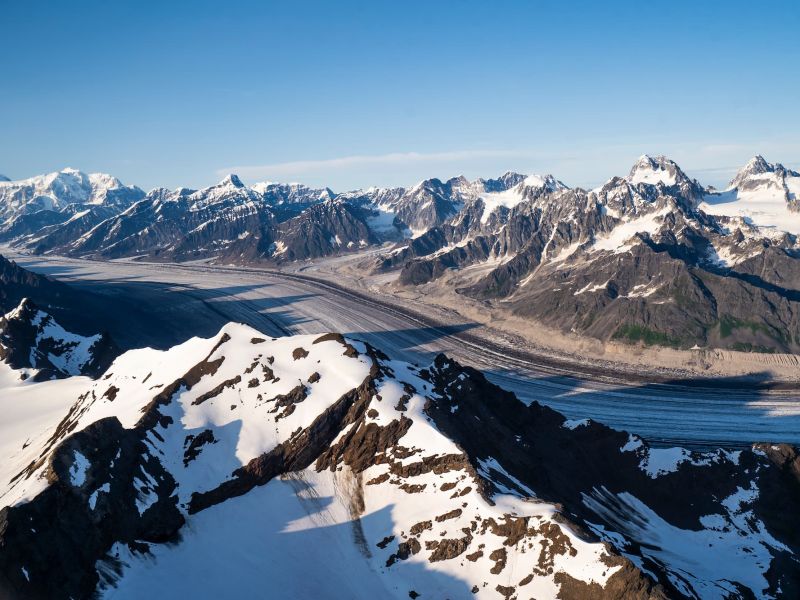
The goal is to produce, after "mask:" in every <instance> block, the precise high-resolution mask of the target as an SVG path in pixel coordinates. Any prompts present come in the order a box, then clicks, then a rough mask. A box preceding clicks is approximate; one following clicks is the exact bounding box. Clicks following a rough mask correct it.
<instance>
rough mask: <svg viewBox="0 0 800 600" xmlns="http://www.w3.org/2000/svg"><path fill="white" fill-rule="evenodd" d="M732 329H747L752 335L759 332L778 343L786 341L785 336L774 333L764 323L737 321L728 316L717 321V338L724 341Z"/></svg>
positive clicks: (778, 332) (777, 332)
mask: <svg viewBox="0 0 800 600" xmlns="http://www.w3.org/2000/svg"><path fill="white" fill-rule="evenodd" d="M734 329H749V330H750V331H752V332H753V333H757V332H759V331H761V332H762V333H764V334H766V335H767V336H769V337H771V338H772V339H774V340H778V341H780V342H786V341H787V336H786V334H785V333H782V332H780V331H776V330H775V329H773V328H772V327H770V326H768V325H765V324H764V323H758V322H756V321H745V320H744V319H737V318H736V317H732V316H730V315H722V318H720V320H719V336H720V337H721V338H723V339H724V338H726V337H728V336H730V335H731V334H732V333H733V331H734Z"/></svg>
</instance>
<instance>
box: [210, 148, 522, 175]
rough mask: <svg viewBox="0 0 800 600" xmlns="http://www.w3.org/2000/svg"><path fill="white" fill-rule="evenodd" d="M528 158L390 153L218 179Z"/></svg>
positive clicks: (247, 169) (262, 168) (242, 169)
mask: <svg viewBox="0 0 800 600" xmlns="http://www.w3.org/2000/svg"><path fill="white" fill-rule="evenodd" d="M529 156H530V154H529V153H526V152H521V151H517V150H457V151H451V152H392V153H389V154H374V155H370V154H361V155H353V156H342V157H338V158H328V159H322V160H296V161H289V162H279V163H272V164H266V165H239V166H234V167H227V168H224V169H217V175H220V176H221V175H226V174H228V173H236V174H237V175H241V176H242V177H246V178H248V179H260V178H265V179H270V178H281V177H291V176H297V175H315V174H317V173H320V172H330V171H336V170H340V169H362V168H365V167H375V166H389V167H391V166H395V167H400V166H409V165H418V164H426V163H431V164H434V163H436V164H443V163H457V162H460V161H471V160H483V159H491V158H525V157H529Z"/></svg>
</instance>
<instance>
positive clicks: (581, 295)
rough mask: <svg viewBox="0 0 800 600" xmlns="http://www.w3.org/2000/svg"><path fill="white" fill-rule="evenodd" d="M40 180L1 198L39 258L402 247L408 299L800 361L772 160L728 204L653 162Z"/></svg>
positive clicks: (240, 256)
mask: <svg viewBox="0 0 800 600" xmlns="http://www.w3.org/2000/svg"><path fill="white" fill-rule="evenodd" d="M67 176H69V177H70V178H75V179H76V180H79V181H83V180H84V179H86V180H87V181H89V180H91V178H92V177H94V178H95V179H96V180H97V181H100V182H106V183H105V184H104V185H105V188H102V186H100V187H98V189H101V188H102V189H106V190H108V189H110V190H112V191H114V190H116V191H119V190H127V191H126V192H125V193H122V192H121V191H120V192H119V194H118V195H119V196H120V197H125V198H128V199H129V203H128V204H127V205H126V203H125V202H122V201H113V202H110V201H106V200H102V198H107V196H108V193H109V192H108V191H106V192H104V193H105V194H106V196H102V194H101V193H100V192H97V193H95V192H91V193H90V191H86V190H85V189H84V188H83V187H81V186H73V187H75V189H77V190H79V192H80V193H78V192H75V194H74V199H73V200H72V201H69V202H68V201H67V200H66V199H65V198H71V197H72V196H69V194H68V193H67V192H65V191H64V190H62V188H65V189H67V190H70V189H72V188H70V187H69V186H66V187H65V186H61V187H59V186H56V185H55V184H52V183H51V184H49V187H48V186H47V185H44V184H43V183H42V182H46V181H50V180H52V181H60V180H61V179H64V178H67ZM87 177H88V179H87ZM39 180H41V181H39ZM27 181H28V182H30V181H33V180H27ZM36 181H39V183H35V184H32V183H25V182H5V183H0V198H5V201H6V205H7V206H9V207H13V210H12V209H11V208H9V209H8V210H7V211H6V212H7V213H8V214H10V215H11V216H10V217H7V218H6V221H5V223H4V224H3V225H2V226H0V241H6V242H9V243H12V244H14V245H16V246H18V247H21V248H24V249H27V250H29V251H34V252H41V253H57V254H67V255H72V256H91V257H99V258H120V257H131V256H135V257H145V258H148V259H150V260H165V261H183V260H196V259H206V260H212V261H217V262H221V263H225V264H230V263H237V264H254V263H264V264H276V263H277V264H280V263H284V262H290V261H298V260H308V259H317V258H322V257H325V256H330V255H334V254H339V253H343V252H356V251H358V250H362V249H364V248H368V247H374V246H376V245H379V244H385V243H389V242H393V243H394V245H393V246H391V247H390V248H389V249H387V251H386V252H385V253H383V254H382V255H380V257H379V258H378V259H377V261H375V262H374V264H372V268H373V269H374V270H375V271H378V272H392V271H394V272H396V273H397V277H398V281H399V283H400V284H402V285H411V286H422V285H428V284H432V285H441V286H444V287H445V288H446V289H454V290H455V291H457V292H458V293H461V294H464V295H466V296H470V297H472V298H475V299H477V300H480V301H485V302H488V303H490V304H493V305H497V306H500V307H502V308H505V309H508V310H510V311H511V312H512V313H513V314H515V315H517V316H521V317H524V318H527V319H531V320H533V321H535V322H539V323H543V324H545V325H548V326H551V327H553V328H556V329H559V330H562V331H564V332H573V333H577V334H580V335H585V336H590V337H594V338H597V339H600V340H603V341H608V340H621V341H624V342H634V343H644V344H658V345H666V346H673V347H677V348H684V349H686V348H692V347H698V348H705V347H721V348H729V349H735V350H746V351H761V352H776V351H777V352H800V319H798V300H800V288H799V286H800V283H798V282H800V267H798V265H800V262H799V261H798V257H800V244H799V243H798V237H797V236H798V234H800V210H798V202H800V200H798V199H799V198H800V174H798V173H797V172H795V171H792V170H791V169H788V168H786V167H784V166H782V165H780V164H771V163H768V162H767V161H766V160H764V159H763V157H760V156H757V157H755V158H754V159H753V160H751V161H750V162H749V163H748V164H747V165H745V166H744V167H743V168H742V169H741V170H740V171H739V173H737V175H736V176H735V177H734V179H733V180H732V181H731V184H730V186H729V188H728V189H726V190H724V191H722V192H717V191H716V190H713V189H710V188H704V187H703V186H702V185H701V184H700V183H698V182H697V181H696V180H693V179H691V178H690V177H688V176H687V175H686V174H685V173H684V172H683V171H682V170H681V169H680V167H679V166H678V165H677V164H676V163H675V162H673V161H671V160H669V159H667V158H665V157H649V156H643V157H641V158H640V159H639V160H638V161H637V162H636V164H635V165H634V166H633V168H632V169H631V171H630V173H629V174H628V175H627V176H626V177H613V178H611V179H610V180H608V181H607V182H606V183H605V184H604V185H602V186H600V187H599V188H596V189H594V190H583V189H580V188H574V189H571V188H568V187H567V186H566V185H565V184H563V183H562V182H560V181H558V180H557V179H556V178H554V177H553V176H550V175H548V176H541V177H540V176H528V177H526V176H524V175H520V174H516V173H506V174H505V175H503V176H501V177H499V178H498V179H489V180H483V179H478V180H476V181H472V182H470V181H468V180H466V179H465V178H463V177H457V178H453V179H449V180H447V181H441V180H439V179H429V180H425V181H423V182H420V183H419V184H418V185H416V186H414V187H413V188H409V189H403V188H394V189H381V188H370V189H366V190H358V191H354V192H346V193H343V194H338V195H337V194H335V193H334V192H333V191H331V190H330V189H328V188H324V189H311V188H307V187H305V186H302V185H299V184H290V185H284V184H275V183H263V184H256V185H254V186H252V187H246V186H245V185H244V184H243V183H242V182H241V181H240V180H239V179H238V178H237V177H236V176H229V177H227V178H226V179H225V180H223V181H222V182H220V183H219V184H218V185H215V186H211V187H209V188H205V189H203V190H197V191H195V190H188V189H179V190H174V191H170V190H165V189H156V190H153V191H151V192H149V193H148V194H147V195H145V196H144V197H142V198H140V199H138V200H135V201H133V200H132V198H133V197H134V196H136V194H138V193H139V192H140V191H139V192H135V191H131V190H138V188H125V187H124V186H123V187H120V186H121V184H119V182H118V181H117V180H114V179H113V178H110V177H109V176H98V175H95V176H84V175H82V174H77V172H73V171H69V172H62V173H61V174H54V175H53V176H45V177H43V178H38V179H36ZM108 182H113V183H108ZM23 184H25V185H23ZM37 186H38V187H37ZM115 186H117V187H115ZM96 187H97V186H96ZM87 189H88V188H87ZM4 190H5V191H4ZM19 190H34V191H26V192H25V194H27V196H25V198H27V199H28V200H26V202H27V204H26V203H25V202H22V203H21V201H19V200H17V199H15V198H17V196H19V195H20V194H22V192H20V191H19ZM36 190H43V191H41V192H40V191H36ZM47 190H49V191H47ZM45 191H46V193H45ZM40 193H41V194H42V195H41V196H36V197H35V198H34V195H35V194H40ZM92 193H94V195H92ZM3 194H5V195H4V196H3ZM14 194H16V196H15V195H14ZM47 194H49V196H48V195H47ZM131 194H133V196H131ZM45 196H46V197H47V198H49V200H46V201H45V200H44V199H42V198H44V197H45ZM36 198H38V200H37V199H36ZM131 201H132V202H133V203H132V204H131V203H130V202H131ZM41 206H45V207H46V208H42V209H41V210H34V209H35V208H36V207H41ZM58 207H60V208H58ZM56 208H58V210H56ZM4 214H5V213H4Z"/></svg>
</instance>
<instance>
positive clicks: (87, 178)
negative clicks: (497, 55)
mask: <svg viewBox="0 0 800 600" xmlns="http://www.w3.org/2000/svg"><path fill="white" fill-rule="evenodd" d="M143 196H144V192H142V190H140V189H139V188H137V187H135V186H133V187H128V186H125V185H123V184H122V182H120V180H119V179H117V178H116V177H112V176H111V175H106V174H104V173H90V174H88V175H87V174H86V173H83V172H81V171H78V170H77V169H69V168H67V169H62V170H61V171H58V172H56V173H48V174H47V175H38V176H36V177H31V178H30V179H22V180H19V181H0V217H3V218H8V217H10V216H13V215H16V214H24V213H31V212H35V211H37V210H51V211H59V210H61V209H63V208H65V207H66V206H68V205H70V204H89V205H92V204H109V205H119V206H127V205H129V204H131V203H133V202H135V201H136V200H139V199H140V198H142V197H143Z"/></svg>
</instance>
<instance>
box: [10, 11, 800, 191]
mask: <svg viewBox="0 0 800 600" xmlns="http://www.w3.org/2000/svg"><path fill="white" fill-rule="evenodd" d="M0 14H2V21H3V27H2V30H3V35H2V36H0V116H2V143H0V173H4V174H5V175H8V176H9V177H12V178H23V177H27V176H31V175H34V174H37V173H42V172H46V171H52V170H57V169H60V168H62V167H65V166H72V167H76V168H80V169H82V170H85V171H103V172H109V173H112V174H114V175H117V176H118V177H120V178H121V179H122V180H123V181H125V182H126V183H135V184H137V185H140V186H141V187H144V188H151V187H154V186H158V185H163V186H167V187H177V186H180V185H185V186H190V187H200V186H203V185H209V184H211V183H213V182H215V181H217V180H219V179H221V177H222V176H223V175H224V174H225V173H226V172H228V171H234V172H238V173H239V174H240V175H241V176H242V178H243V179H244V180H245V181H246V182H249V183H253V182H255V181H259V180H264V179H268V180H277V181H301V182H304V183H308V184H312V185H328V186H330V187H332V188H333V189H334V190H337V191H341V190H344V189H350V188H355V187H361V186H369V185H406V184H413V183H414V182H416V181H417V180H419V179H421V178H423V177H429V176H438V177H441V178H445V177H449V176H452V175H457V174H460V173H463V174H465V175H467V176H468V177H477V176H484V177H489V176H494V175H497V174H500V173H501V172H503V171H505V170H509V169H512V170H518V171H522V172H526V173H532V172H538V173H542V172H552V173H553V174H554V175H556V176H557V177H559V178H560V179H562V180H563V181H565V182H566V183H568V184H570V185H582V186H590V185H593V184H596V183H598V182H600V181H602V180H604V179H605V178H607V177H609V176H611V175H613V174H624V173H625V172H627V170H628V168H629V167H630V165H631V164H632V163H633V162H634V161H635V159H636V158H637V157H638V156H639V155H640V154H643V153H651V154H657V153H665V154H667V155H669V156H671V157H672V158H674V159H675V160H677V161H678V162H679V163H680V164H681V165H682V166H684V168H685V169H686V170H687V171H689V172H690V173H691V174H692V175H694V176H696V177H698V178H700V180H701V181H702V182H704V183H711V184H719V183H721V182H724V181H726V180H727V179H729V178H730V176H731V172H732V170H735V168H736V166H738V165H739V164H742V163H744V162H745V161H746V160H747V159H748V158H749V157H751V156H752V155H753V154H755V153H761V154H764V156H765V157H766V158H767V159H768V160H770V161H778V162H784V163H785V164H787V165H791V166H794V167H796V168H797V167H800V118H798V117H799V116H800V115H798V112H800V110H799V108H800V77H798V73H799V72H800V71H798V69H800V67H799V66H798V65H800V3H798V2H797V0H792V1H787V2H752V1H746V2H745V1H741V2H740V1H738V0H731V1H727V2H685V1H682V0H673V1H672V2H642V1H638V2H621V1H609V2H582V1H580V2H579V1H576V2H502V1H494V2H488V1H487V2H472V1H466V0H462V1H454V2H430V1H428V2H414V1H404V2H388V1H380V0H375V1H371V2H355V1H352V2H351V1H338V2H302V1H291V2H290V1H286V2H234V1H231V2H225V3H222V2H219V3H212V2H202V1H193V2H179V1H177V0H175V1H170V2H147V1H138V2H82V1H76V2H66V1H51V2H38V1H35V0H31V1H26V2H20V1H13V2H12V1H10V0H0Z"/></svg>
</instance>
